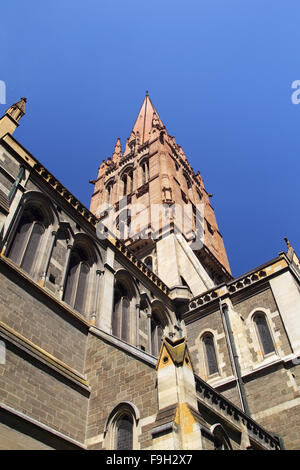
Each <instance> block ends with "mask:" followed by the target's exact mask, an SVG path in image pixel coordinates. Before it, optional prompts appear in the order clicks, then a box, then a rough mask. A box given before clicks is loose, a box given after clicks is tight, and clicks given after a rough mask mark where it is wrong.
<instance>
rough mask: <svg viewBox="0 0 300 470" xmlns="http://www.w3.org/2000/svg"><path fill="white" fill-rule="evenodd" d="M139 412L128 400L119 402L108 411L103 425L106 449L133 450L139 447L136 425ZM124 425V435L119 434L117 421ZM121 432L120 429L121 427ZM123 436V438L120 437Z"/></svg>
mask: <svg viewBox="0 0 300 470" xmlns="http://www.w3.org/2000/svg"><path fill="white" fill-rule="evenodd" d="M139 420H140V412H139V410H138V408H137V407H136V406H135V405H134V404H133V403H131V402H129V401H123V402H120V403H119V404H118V405H117V406H116V407H114V409H113V410H112V411H111V412H110V413H109V416H108V418H107V419H106V422H105V425H104V444H105V449H108V450H134V449H138V448H139V444H138V425H139ZM120 422H123V423H125V425H126V428H125V429H123V431H125V436H124V435H123V436H121V439H120V428H119V426H118V425H119V423H120ZM121 432H122V429H121ZM122 437H123V439H122Z"/></svg>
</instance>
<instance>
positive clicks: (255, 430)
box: [195, 376, 280, 450]
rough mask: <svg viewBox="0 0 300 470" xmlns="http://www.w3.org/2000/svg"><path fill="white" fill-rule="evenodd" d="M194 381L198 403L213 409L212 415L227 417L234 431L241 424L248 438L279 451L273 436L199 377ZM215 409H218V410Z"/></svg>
mask: <svg viewBox="0 0 300 470" xmlns="http://www.w3.org/2000/svg"><path fill="white" fill-rule="evenodd" d="M195 379H196V389H197V394H198V398H199V399H200V400H201V401H200V403H202V404H203V405H204V406H209V407H210V408H212V409H213V411H214V413H217V414H219V415H220V416H223V417H225V418H226V419H228V416H229V417H230V420H229V422H230V423H231V424H232V425H233V427H234V428H235V429H237V428H238V427H239V426H238V425H237V424H236V423H239V422H242V423H243V424H244V425H246V426H247V429H248V432H249V435H250V437H251V438H252V439H254V440H255V441H257V442H258V443H260V444H261V445H263V446H265V445H266V444H267V445H268V447H270V448H271V449H274V450H275V449H276V450H279V449H280V444H279V441H278V439H277V438H276V437H275V436H273V435H272V434H271V433H269V432H268V431H266V430H265V429H264V428H263V427H262V426H260V425H259V424H258V423H256V422H255V421H254V420H253V419H252V418H250V416H248V415H246V414H245V413H244V412H243V411H242V410H241V409H240V408H238V407H237V406H236V405H234V404H233V403H232V402H231V401H229V400H228V399H227V398H225V397H224V396H223V395H222V394H220V393H218V392H217V391H216V390H215V389H213V388H212V387H210V386H209V385H208V384H207V383H206V382H204V380H202V379H200V377H198V376H195ZM217 408H219V410H218V409H217ZM235 422H236V423H235Z"/></svg>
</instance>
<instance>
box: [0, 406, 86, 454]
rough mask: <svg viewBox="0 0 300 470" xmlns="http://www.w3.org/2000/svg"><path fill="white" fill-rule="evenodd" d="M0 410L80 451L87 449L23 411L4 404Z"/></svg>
mask: <svg viewBox="0 0 300 470" xmlns="http://www.w3.org/2000/svg"><path fill="white" fill-rule="evenodd" d="M0 410H1V412H6V413H9V414H11V415H13V416H15V417H16V418H20V419H22V420H23V421H27V422H28V423H30V424H33V425H34V426H36V427H37V428H39V429H42V430H43V431H45V432H46V433H49V434H51V435H52V436H55V437H58V438H59V439H62V440H64V441H66V442H69V443H71V444H73V445H74V446H75V447H78V449H82V450H86V449H87V447H86V445H85V444H82V443H81V442H78V441H76V440H75V439H72V438H71V437H69V436H66V435H65V434H63V433H61V432H59V431H57V430H56V429H53V428H50V426H47V425H46V424H44V423H41V422H40V421H37V420H36V419H34V418H31V417H30V416H28V415H26V414H25V413H22V412H21V411H18V410H15V409H14V408H12V407H11V406H8V405H6V404H4V403H0Z"/></svg>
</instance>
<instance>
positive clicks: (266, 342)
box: [254, 313, 275, 354]
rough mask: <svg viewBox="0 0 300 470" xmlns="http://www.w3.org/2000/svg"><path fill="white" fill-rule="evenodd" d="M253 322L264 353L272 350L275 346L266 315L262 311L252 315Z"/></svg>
mask: <svg viewBox="0 0 300 470" xmlns="http://www.w3.org/2000/svg"><path fill="white" fill-rule="evenodd" d="M254 322H255V325H256V329H257V332H258V336H259V340H260V343H261V346H262V348H263V352H264V354H270V353H271V352H274V351H275V347H274V343H273V340H272V336H271V333H270V330H269V327H268V324H267V319H266V316H265V315H264V314H263V313H258V314H256V315H255V317H254Z"/></svg>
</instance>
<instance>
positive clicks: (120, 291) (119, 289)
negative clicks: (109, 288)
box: [112, 282, 130, 342]
mask: <svg viewBox="0 0 300 470" xmlns="http://www.w3.org/2000/svg"><path fill="white" fill-rule="evenodd" d="M112 334H113V335H114V336H117V337H118V338H121V339H122V340H124V341H126V342H129V341H130V300H129V294H128V292H127V289H126V288H125V287H124V286H123V284H121V283H120V282H117V283H116V285H115V293H114V309H113V317H112Z"/></svg>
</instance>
